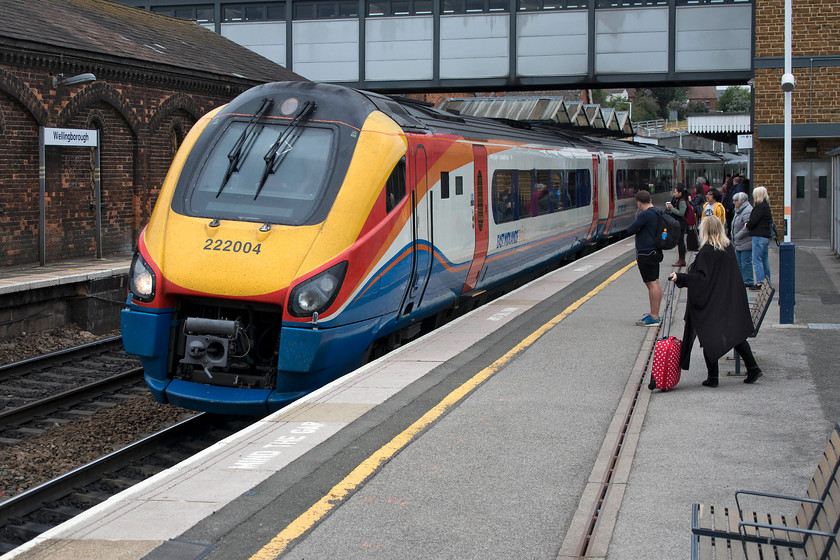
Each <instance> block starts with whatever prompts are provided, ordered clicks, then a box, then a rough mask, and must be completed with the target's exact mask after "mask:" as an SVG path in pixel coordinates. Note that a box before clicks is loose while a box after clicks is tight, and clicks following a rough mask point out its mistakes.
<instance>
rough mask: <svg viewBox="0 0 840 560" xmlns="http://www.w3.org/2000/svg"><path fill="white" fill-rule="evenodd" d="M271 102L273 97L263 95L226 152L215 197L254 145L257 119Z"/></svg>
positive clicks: (267, 108)
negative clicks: (221, 176)
mask: <svg viewBox="0 0 840 560" xmlns="http://www.w3.org/2000/svg"><path fill="white" fill-rule="evenodd" d="M273 104H274V100H273V99H269V98H268V97H263V100H262V105H260V108H259V109H257V112H256V113H254V115H253V116H252V117H251V120H250V121H248V124H247V125H246V126H245V130H243V131H242V134H240V135H239V138H238V139H237V140H236V143H235V144H234V145H233V148H231V149H230V152H228V155H227V157H228V166H227V171H225V177H224V179H222V184H221V185H219V192H217V193H216V198H219V195H220V194H222V191H223V190H224V189H225V185H227V182H228V180H229V179H230V176H231V175H233V174H234V172H236V171H239V167H240V166H241V165H242V160H244V159H245V158H246V157H247V156H248V152H250V151H251V146H253V145H254V141H255V140H256V139H257V136H259V134H254V131H255V130H256V128H257V121H259V120H260V119H261V118H262V116H263V115H265V114H266V113H267V112H268V110H269V109H270V108H271V106H272V105H273Z"/></svg>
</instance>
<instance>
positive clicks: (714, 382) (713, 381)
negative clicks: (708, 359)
mask: <svg viewBox="0 0 840 560" xmlns="http://www.w3.org/2000/svg"><path fill="white" fill-rule="evenodd" d="M702 385H703V387H717V386H718V380H717V379H707V380H705V381H704V382H703V383H702Z"/></svg>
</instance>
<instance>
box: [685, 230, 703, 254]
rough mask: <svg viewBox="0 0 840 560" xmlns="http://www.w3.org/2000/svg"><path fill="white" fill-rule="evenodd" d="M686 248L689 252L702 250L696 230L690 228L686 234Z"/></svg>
mask: <svg viewBox="0 0 840 560" xmlns="http://www.w3.org/2000/svg"><path fill="white" fill-rule="evenodd" d="M685 248H686V249H687V250H689V251H696V250H698V249H699V248H700V239H699V238H698V237H697V229H696V228H688V231H687V232H686V234H685Z"/></svg>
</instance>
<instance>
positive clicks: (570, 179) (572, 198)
mask: <svg viewBox="0 0 840 560" xmlns="http://www.w3.org/2000/svg"><path fill="white" fill-rule="evenodd" d="M562 173H563V177H564V179H565V181H564V182H563V199H564V200H566V201H567V202H568V206H565V208H577V207H578V206H580V204H578V190H577V183H576V177H577V175H576V174H575V172H574V171H562Z"/></svg>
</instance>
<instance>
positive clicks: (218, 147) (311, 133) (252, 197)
mask: <svg viewBox="0 0 840 560" xmlns="http://www.w3.org/2000/svg"><path fill="white" fill-rule="evenodd" d="M247 125H248V123H247V122H246V121H233V122H231V123H230V125H229V126H228V127H227V128H226V129H225V130H224V131H223V132H222V133H221V135H220V136H219V138H218V140H217V141H216V142H215V144H214V145H213V147H212V148H211V149H210V150H209V151H208V153H207V155H206V157H205V159H204V161H203V162H202V164H201V165H200V166H199V169H200V171H199V173H198V176H197V178H196V179H195V181H194V182H193V183H192V184H191V185H190V186H189V187H188V188H189V191H188V192H187V193H186V197H185V203H186V207H187V212H188V214H190V215H197V216H204V217H218V218H228V217H231V218H236V219H240V220H243V219H244V220H249V221H254V222H270V223H274V224H286V225H297V224H301V223H305V222H306V221H307V219H308V218H309V217H310V216H311V215H312V213H313V212H315V210H316V209H317V207H318V206H319V205H320V204H321V203H322V201H323V196H324V191H325V190H326V186H327V179H328V177H329V175H330V172H331V170H332V160H333V157H334V156H333V155H332V154H333V142H334V132H333V130H332V129H331V128H321V127H314V126H311V127H310V126H306V127H304V126H300V127H299V128H298V130H299V131H300V135H299V136H298V137H297V140H295V141H294V143H293V144H291V145H290V146H287V148H286V149H285V151H284V153H283V157H282V158H275V159H274V166H273V167H272V168H271V169H270V170H269V172H268V173H265V170H266V165H267V164H266V161H265V159H264V158H265V156H266V154H268V153H270V152H271V149H272V146H273V145H274V143H275V141H276V140H277V139H278V138H279V137H280V136H281V135H282V134H283V132H284V131H285V130H286V127H285V126H281V125H277V124H271V125H268V124H267V125H265V126H264V127H262V128H261V129H260V132H259V133H257V134H256V135H255V136H254V137H253V138H252V139H251V140H250V143H249V144H248V146H247V148H246V149H242V150H240V160H241V161H240V165H239V167H238V169H233V170H232V171H229V169H228V168H229V163H230V160H229V158H228V154H231V153H236V149H235V146H236V145H237V144H238V140H239V139H240V138H241V137H242V136H243V133H244V132H245V130H246V127H247ZM225 177H227V178H226V179H225ZM403 181H404V179H403Z"/></svg>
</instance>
